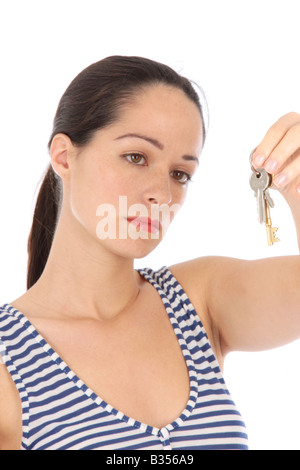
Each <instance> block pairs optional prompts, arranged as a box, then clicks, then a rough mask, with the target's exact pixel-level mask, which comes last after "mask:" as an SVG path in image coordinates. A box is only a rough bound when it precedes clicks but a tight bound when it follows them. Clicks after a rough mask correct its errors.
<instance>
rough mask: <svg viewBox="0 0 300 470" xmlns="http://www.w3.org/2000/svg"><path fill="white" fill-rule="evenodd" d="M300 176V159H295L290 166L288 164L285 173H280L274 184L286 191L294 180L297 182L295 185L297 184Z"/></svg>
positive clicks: (274, 179)
mask: <svg viewBox="0 0 300 470" xmlns="http://www.w3.org/2000/svg"><path fill="white" fill-rule="evenodd" d="M299 176H300V157H299V158H297V159H295V160H294V161H293V162H291V163H290V164H288V165H287V166H286V167H285V168H284V170H283V171H281V172H279V173H278V174H277V175H276V176H275V177H274V178H273V184H274V185H275V186H276V187H277V188H278V189H284V188H286V187H287V186H288V185H289V184H291V183H293V181H294V180H295V183H296V182H297V180H299Z"/></svg>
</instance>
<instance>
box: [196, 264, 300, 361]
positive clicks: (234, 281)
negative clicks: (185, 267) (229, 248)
mask: <svg viewBox="0 0 300 470" xmlns="http://www.w3.org/2000/svg"><path fill="white" fill-rule="evenodd" d="M207 263H209V264H210V268H209V269H207V273H208V279H207V291H206V299H207V306H208V311H209V312H210V316H211V318H212V321H213V323H214V325H215V327H216V328H217V330H218V331H219V338H220V347H221V350H222V353H223V354H226V353H228V352H230V351H236V350H243V351H255V350H263V349H271V348H274V347H277V346H281V345H283V344H286V343H289V342H291V341H293V340H296V339H298V338H300V257H299V256H288V257H278V258H268V259H261V260H254V261H248V260H239V259H233V258H223V257H216V258H214V257H212V258H211V259H210V258H208V259H207ZM200 264H202V263H200Z"/></svg>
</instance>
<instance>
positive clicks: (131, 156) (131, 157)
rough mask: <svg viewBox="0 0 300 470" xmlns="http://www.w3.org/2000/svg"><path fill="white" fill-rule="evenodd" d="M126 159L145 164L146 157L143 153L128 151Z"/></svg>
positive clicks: (130, 161)
mask: <svg viewBox="0 0 300 470" xmlns="http://www.w3.org/2000/svg"><path fill="white" fill-rule="evenodd" d="M124 157H125V158H126V160H127V161H128V162H129V163H135V164H136V165H142V164H144V160H145V157H144V155H142V154H141V153H127V154H126V155H124Z"/></svg>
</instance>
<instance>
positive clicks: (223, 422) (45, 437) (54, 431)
mask: <svg viewBox="0 0 300 470" xmlns="http://www.w3.org/2000/svg"><path fill="white" fill-rule="evenodd" d="M139 272H140V274H141V275H142V276H144V278H145V279H146V280H147V281H148V282H150V283H151V284H152V285H153V286H154V287H155V288H156V289H157V291H158V292H159V294H160V296H161V299H162V302H163V303H164V306H165V308H166V312H167V314H168V315H169V318H170V321H171V323H172V326H173V328H174V331H175V333H176V335H177V339H178V342H179V344H180V346H181V350H182V353H183V355H184V357H185V360H186V364H187V367H188V370H189V377H190V397H189V401H188V403H187V405H186V408H185V410H184V411H183V412H182V414H181V416H179V417H178V418H177V419H176V420H175V421H173V422H172V423H170V424H168V425H167V426H165V427H164V428H162V429H158V428H155V427H152V426H148V425H147V424H144V423H141V422H139V421H136V420H134V419H132V418H130V417H128V416H126V415H124V414H123V413H122V412H120V411H118V410H116V409H114V408H113V407H112V406H111V405H109V404H108V403H106V402H105V401H104V400H102V399H101V398H100V397H99V396H97V395H96V394H95V393H94V392H93V391H92V390H90V389H89V387H87V386H86V385H85V384H84V383H83V382H82V381H81V380H80V378H78V377H77V376H76V374H75V373H74V372H73V371H72V370H70V368H69V367H68V366H67V364H65V362H64V361H63V360H62V359H61V358H60V357H59V356H58V354H57V353H56V352H55V351H54V350H53V349H52V348H51V346H50V345H49V344H48V343H47V342H46V341H45V340H44V339H43V338H42V337H41V336H40V335H39V333H38V332H37V331H36V329H35V328H34V327H33V325H32V324H31V323H30V322H29V320H28V319H27V318H26V317H25V316H24V315H23V314H22V313H21V312H20V311H18V310H16V309H15V308H14V307H13V306H11V305H10V304H4V305H2V306H1V307H0V351H1V355H2V361H3V362H4V363H5V364H6V367H7V369H8V370H9V372H10V374H11V376H12V378H13V380H14V382H15V384H16V386H17V388H18V390H19V394H20V397H21V401H22V409H23V439H22V447H21V449H24V450H67V449H70V450H91V449H95V450H96V449H99V450H120V449H126V450H129V449H130V450H162V449H174V450H192V449H196V450H197V449H198V450H201V449H242V450H246V449H248V445H247V434H246V430H245V425H244V423H243V420H242V418H241V415H240V413H239V412H238V411H237V409H236V406H235V404H234V402H233V400H232V399H231V397H230V394H229V392H228V389H227V387H226V384H225V382H224V379H223V376H222V373H221V371H220V368H219V365H218V363H217V360H216V358H215V355H214V353H213V350H212V348H211V345H210V343H209V341H208V338H207V335H206V333H205V330H204V328H203V325H202V323H201V321H200V320H199V317H198V315H197V313H196V312H195V310H194V308H193V306H192V304H191V302H190V301H189V299H188V298H187V296H186V294H185V292H184V291H183V289H182V287H181V286H180V285H179V283H178V282H177V280H176V279H175V278H174V276H173V275H172V274H171V272H170V271H169V270H168V268H167V267H163V268H161V269H160V270H159V271H153V270H151V269H149V268H146V269H143V270H139Z"/></svg>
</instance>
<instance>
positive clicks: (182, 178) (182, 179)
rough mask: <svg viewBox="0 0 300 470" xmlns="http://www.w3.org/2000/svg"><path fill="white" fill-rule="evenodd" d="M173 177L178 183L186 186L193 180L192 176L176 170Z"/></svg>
mask: <svg viewBox="0 0 300 470" xmlns="http://www.w3.org/2000/svg"><path fill="white" fill-rule="evenodd" d="M171 175H172V176H173V178H174V179H175V180H176V181H178V182H179V183H181V184H185V183H187V182H188V181H190V179H191V176H190V175H188V174H187V173H185V171H179V170H175V171H172V173H171Z"/></svg>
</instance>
